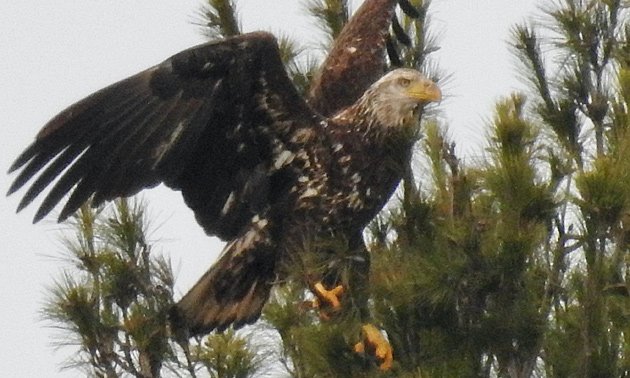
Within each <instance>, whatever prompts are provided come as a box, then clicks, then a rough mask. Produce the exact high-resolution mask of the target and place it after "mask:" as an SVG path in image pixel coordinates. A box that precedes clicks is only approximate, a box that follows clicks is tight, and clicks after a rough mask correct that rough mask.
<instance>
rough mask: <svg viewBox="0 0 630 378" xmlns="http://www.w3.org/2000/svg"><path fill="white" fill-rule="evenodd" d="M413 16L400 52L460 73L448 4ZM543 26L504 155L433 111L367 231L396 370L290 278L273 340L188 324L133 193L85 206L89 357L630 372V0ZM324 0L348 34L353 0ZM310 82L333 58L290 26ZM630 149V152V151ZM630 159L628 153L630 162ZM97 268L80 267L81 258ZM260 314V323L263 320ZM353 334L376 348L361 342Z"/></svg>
mask: <svg viewBox="0 0 630 378" xmlns="http://www.w3.org/2000/svg"><path fill="white" fill-rule="evenodd" d="M410 3H412V4H413V6H414V7H415V8H416V9H417V10H418V13H419V14H420V16H421V17H420V18H419V19H415V20H412V19H409V18H407V17H405V16H404V15H403V14H402V13H401V14H399V15H398V17H397V21H396V22H395V23H394V26H393V28H392V32H393V33H395V34H396V35H398V36H399V37H400V38H398V39H399V40H401V38H402V40H403V41H404V38H405V37H407V38H408V43H407V44H408V45H409V46H404V45H396V44H390V45H389V50H390V51H389V52H390V57H391V64H392V65H406V66H412V67H416V68H420V69H422V70H424V71H425V72H427V73H428V74H429V75H430V76H431V77H433V78H434V79H438V78H442V79H443V78H444V77H445V75H443V74H441V73H440V72H439V71H438V70H436V69H435V67H434V65H433V64H432V62H431V61H430V52H431V51H433V50H434V48H435V41H434V40H433V38H431V33H430V24H429V22H428V21H429V20H430V17H429V16H430V10H431V8H430V3H429V2H427V1H422V0H414V1H410ZM544 4H545V6H546V8H544V11H543V13H544V16H543V19H542V20H543V22H539V23H538V24H537V25H539V26H531V25H528V24H523V25H517V26H515V27H514V29H513V33H512V36H511V41H512V46H513V49H514V53H515V54H516V55H517V57H519V61H520V62H521V64H522V67H520V69H521V72H522V73H523V77H524V78H525V79H526V80H527V83H529V84H530V89H529V90H528V91H527V92H525V93H517V94H506V97H505V98H504V99H503V100H501V101H499V102H498V103H497V104H496V109H495V111H494V114H493V116H492V117H491V121H490V122H489V124H488V132H489V138H488V140H487V142H486V146H485V147H486V148H485V154H484V156H483V157H482V158H479V159H476V161H475V162H474V163H467V164H466V163H464V160H463V159H462V158H461V157H460V156H458V155H457V148H456V147H457V146H456V145H455V144H454V143H453V142H452V141H450V140H449V139H448V137H447V135H448V133H447V131H446V127H445V125H440V124H438V123H436V122H435V121H434V120H432V117H431V114H424V116H423V120H422V122H423V129H422V130H423V131H422V137H421V138H420V140H419V142H418V148H417V151H416V154H415V156H414V160H415V162H416V164H415V166H419V167H420V168H419V169H416V170H412V169H411V167H412V165H411V164H410V165H409V167H408V168H407V170H406V174H405V180H404V184H403V185H401V188H400V190H399V192H398V193H397V195H396V198H394V199H393V200H392V203H391V205H390V206H388V208H387V209H386V210H385V211H384V212H383V213H382V214H381V215H380V216H379V217H378V218H377V219H375V220H374V221H373V222H372V224H371V225H370V227H369V229H368V230H367V231H366V233H365V238H366V240H369V247H370V252H371V255H372V274H371V277H370V281H371V286H370V289H369V290H370V301H369V303H370V312H371V314H372V316H373V318H374V320H375V321H376V323H377V325H378V326H379V327H381V328H382V329H383V331H384V332H385V333H386V335H387V337H388V339H389V341H390V343H391V345H392V346H393V349H394V360H395V362H394V367H393V369H392V370H391V371H389V372H381V371H379V370H378V369H377V368H376V365H377V364H376V363H375V361H373V360H372V359H371V357H370V354H369V353H356V352H357V350H360V349H361V344H360V332H361V324H360V323H359V322H358V320H357V319H355V318H353V317H341V318H337V319H334V320H328V319H325V318H323V317H321V314H320V313H319V312H317V311H314V310H312V309H309V308H308V307H307V306H304V305H302V304H304V303H308V301H309V300H310V299H311V298H310V296H309V294H308V291H307V290H306V288H304V287H303V286H302V285H301V284H300V283H299V282H297V280H296V282H292V281H289V282H287V283H286V284H284V285H282V286H279V287H278V288H277V289H276V290H275V292H274V294H273V296H272V299H271V301H270V303H269V304H268V305H267V306H266V308H265V312H264V315H263V319H262V320H261V321H260V322H259V323H258V324H257V325H255V326H254V329H255V330H256V333H257V334H258V335H260V334H261V330H265V332H264V333H265V334H270V335H274V334H275V335H278V336H277V338H275V339H274V340H275V341H274V343H275V344H277V347H278V350H279V353H280V355H279V356H274V358H271V357H270V351H269V349H268V348H261V347H260V343H257V342H256V337H253V336H252V333H251V332H250V333H248V331H247V329H246V330H245V331H238V332H226V333H224V334H212V335H210V336H208V337H206V338H200V339H195V340H190V341H189V340H184V339H182V338H180V337H178V335H172V334H170V333H169V329H168V323H167V319H166V317H165V316H164V314H165V313H166V309H168V308H169V306H170V305H172V304H173V302H174V299H173V282H174V277H173V274H172V270H171V269H170V263H169V261H168V260H167V259H165V258H164V257H162V256H159V255H156V254H155V253H154V252H153V250H154V246H152V245H151V243H149V242H148V241H147V238H146V235H147V228H146V226H147V223H148V219H147V217H146V216H145V215H144V214H145V211H146V210H145V205H144V204H142V203H140V202H133V201H131V202H129V201H125V200H120V201H117V202H115V206H113V208H111V209H110V208H107V209H104V210H103V209H98V210H91V209H89V208H88V207H84V208H82V210H81V211H80V212H79V213H78V214H77V216H76V217H75V218H74V220H73V223H72V224H71V226H72V229H73V230H74V235H73V236H72V237H67V242H66V245H67V249H68V251H69V252H70V254H69V256H70V262H71V265H72V266H73V270H72V271H70V270H68V271H67V272H64V274H63V275H62V278H61V279H58V280H57V283H56V284H55V285H54V288H53V289H52V294H53V295H52V297H51V298H52V299H51V302H50V303H49V304H48V306H47V307H46V309H45V314H46V315H47V316H48V317H49V318H50V319H51V320H52V321H53V322H54V323H53V324H55V326H56V327H59V328H61V329H62V330H64V335H65V334H67V333H69V334H71V335H72V336H73V337H74V342H75V343H76V344H77V345H78V347H79V350H80V353H78V354H77V355H76V356H75V357H74V359H73V360H72V361H70V363H71V364H78V365H80V366H81V367H83V368H84V370H86V371H88V372H90V373H91V374H93V375H96V376H112V377H113V376H119V375H121V374H129V375H133V376H138V377H155V376H160V375H161V374H164V375H166V374H167V372H168V373H172V374H174V375H181V376H196V375H200V376H207V375H210V376H213V377H248V376H256V375H260V374H263V372H264V371H266V369H274V370H275V371H277V370H278V369H282V370H284V374H288V375H289V376H293V377H346V376H347V377H350V376H358V377H370V376H400V377H530V376H539V377H615V376H619V377H621V376H629V375H630V349H629V347H628V346H629V345H630V336H629V335H630V310H629V309H630V282H629V279H630V269H629V268H630V266H629V264H630V259H629V258H628V249H629V248H630V231H629V229H630V189H629V188H630V134H629V133H628V130H629V129H630V114H629V111H630V47H629V46H630V43H628V35H629V34H630V23H629V22H628V10H627V5H624V3H623V2H622V1H618V0H617V1H615V0H562V1H557V2H553V3H552V4H550V3H548V2H545V3H544ZM235 5H236V4H235V2H234V1H229V0H208V4H207V6H206V7H204V8H203V9H202V10H201V11H200V20H199V22H198V24H199V25H200V26H201V28H202V30H203V32H204V33H205V34H206V35H208V36H209V37H212V38H217V37H223V36H229V35H233V34H237V33H240V25H239V21H238V17H237V13H236V12H235ZM309 11H310V12H311V14H312V15H313V16H315V18H316V19H317V20H319V22H320V24H321V26H322V30H324V31H325V32H326V35H327V38H325V39H326V41H325V42H324V43H330V41H331V40H332V39H333V38H334V36H336V35H337V34H338V33H339V31H340V30H341V27H342V25H343V24H344V23H345V22H346V21H347V19H348V16H349V8H348V5H347V1H344V0H313V1H311V3H310V6H309ZM281 45H282V51H283V55H284V57H285V63H286V64H287V67H288V70H289V72H290V74H291V75H292V77H293V78H294V79H295V82H296V85H297V86H298V87H299V88H301V89H302V90H303V91H305V90H306V88H308V83H309V80H310V78H311V77H312V74H313V70H314V69H315V68H316V67H317V62H315V61H312V60H308V59H305V58H304V56H303V55H302V54H301V53H302V52H303V51H305V48H304V47H302V46H300V45H299V43H297V42H296V41H291V40H289V39H287V38H281ZM626 154H629V156H625V155H626ZM626 165H628V166H626ZM77 271H78V272H77ZM250 331H251V328H250ZM353 346H354V347H355V348H357V350H354V349H353Z"/></svg>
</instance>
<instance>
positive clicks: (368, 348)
mask: <svg viewBox="0 0 630 378" xmlns="http://www.w3.org/2000/svg"><path fill="white" fill-rule="evenodd" d="M354 351H355V352H356V353H359V354H368V355H371V356H374V357H375V358H376V360H377V361H378V362H379V365H378V367H379V369H381V370H382V371H387V370H389V369H391V368H392V364H393V362H394V357H393V349H392V347H391V345H389V342H388V341H387V339H385V337H383V334H382V333H381V331H380V330H379V329H378V328H376V327H375V326H374V325H372V324H364V325H363V327H361V341H360V342H358V343H356V344H355V345H354Z"/></svg>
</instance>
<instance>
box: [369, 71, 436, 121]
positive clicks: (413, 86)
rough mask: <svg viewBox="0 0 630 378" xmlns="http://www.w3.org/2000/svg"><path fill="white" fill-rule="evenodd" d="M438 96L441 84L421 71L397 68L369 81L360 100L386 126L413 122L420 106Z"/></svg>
mask: <svg viewBox="0 0 630 378" xmlns="http://www.w3.org/2000/svg"><path fill="white" fill-rule="evenodd" d="M441 99H442V92H441V91H440V88H438V86H437V85H436V84H435V83H434V82H433V81H431V80H429V79H427V78H426V77H425V76H424V75H423V74H422V73H420V72H418V71H416V70H413V69H409V68H398V69H395V70H393V71H390V72H389V73H387V74H386V75H385V76H383V77H382V78H381V79H379V80H378V81H377V82H375V83H374V84H372V86H371V87H370V88H369V89H368V90H367V91H366V92H365V94H364V95H363V97H362V98H361V99H360V100H359V102H361V103H363V105H364V106H365V107H367V109H370V112H371V113H372V116H374V117H376V119H378V121H379V123H380V125H381V126H382V127H387V128H389V127H401V126H411V125H415V124H416V122H417V120H418V116H417V115H418V111H419V109H421V108H422V106H423V105H425V104H427V103H430V102H435V101H440V100H441Z"/></svg>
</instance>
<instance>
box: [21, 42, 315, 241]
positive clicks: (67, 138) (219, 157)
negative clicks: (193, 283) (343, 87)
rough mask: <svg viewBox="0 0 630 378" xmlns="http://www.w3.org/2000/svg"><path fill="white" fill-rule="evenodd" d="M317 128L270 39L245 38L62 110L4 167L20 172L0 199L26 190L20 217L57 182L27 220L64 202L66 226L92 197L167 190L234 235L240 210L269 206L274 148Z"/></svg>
mask: <svg viewBox="0 0 630 378" xmlns="http://www.w3.org/2000/svg"><path fill="white" fill-rule="evenodd" d="M316 120H317V116H316V115H315V114H314V113H313V112H312V111H311V110H310V108H309V107H308V106H307V105H306V103H305V102H304V100H303V99H302V98H301V97H300V96H299V95H298V93H297V91H296V90H295V88H294V87H293V85H292V83H291V81H290V79H289V78H288V77H287V75H286V72H285V70H284V67H283V65H282V62H281V60H280V56H279V52H278V47H277V43H276V40H275V38H274V37H273V36H271V35H270V34H267V33H251V34H245V35H241V36H237V37H233V38H230V39H226V40H223V41H219V42H214V43H208V44H204V45H200V46H197V47H194V48H191V49H189V50H185V51H183V52H181V53H178V54H176V55H174V56H173V57H171V58H169V59H167V60H166V61H164V62H163V63H161V64H159V65H157V66H155V67H152V68H149V69H147V70H145V71H142V72H140V73H138V74H136V75H134V76H131V77H129V78H127V79H125V80H122V81H120V82H118V83H116V84H113V85H111V86H109V87H106V88H104V89H102V90H100V91H98V92H96V93H94V94H92V95H91V96H89V97H87V98H85V99H84V100H82V101H80V102H78V103H76V104H74V105H72V106H70V107H69V108H68V109H66V110H64V111H63V112H61V113H60V114H59V115H57V116H56V117H54V118H53V119H52V120H51V121H50V122H48V124H46V125H45V126H44V128H43V129H42V130H41V131H40V132H39V134H38V135H37V137H36V139H35V141H34V142H33V143H32V144H31V145H30V146H29V147H28V148H27V149H26V150H25V151H24V152H23V153H22V154H21V155H20V156H19V157H18V158H17V159H16V161H15V162H14V163H13V165H12V166H11V168H10V172H11V171H16V170H20V172H19V174H18V175H17V177H16V178H15V181H14V182H13V184H12V186H11V187H10V189H9V194H11V193H13V192H15V191H16V190H18V189H19V188H21V187H22V186H24V185H25V184H26V183H27V182H29V181H32V183H31V184H30V187H29V188H28V190H27V191H26V193H25V195H24V197H23V199H22V201H21V202H20V204H19V207H18V211H19V210H20V209H22V208H23V207H25V206H27V205H28V204H29V203H31V202H32V201H33V200H34V199H35V198H36V197H37V196H38V195H39V194H40V193H41V192H42V191H44V189H45V188H46V187H48V186H50V185H51V184H53V182H54V185H52V188H51V189H50V191H49V192H48V194H47V195H46V197H45V198H44V200H43V202H42V204H41V206H40V207H39V209H38V211H37V213H36V215H35V219H34V221H35V222H36V221H38V220H40V219H41V218H42V217H44V216H45V215H46V214H48V213H49V212H50V211H51V210H52V209H53V208H54V207H55V206H56V205H57V204H58V203H59V202H60V201H61V200H62V199H63V197H64V196H65V195H67V194H69V193H70V197H69V199H68V201H67V202H66V204H65V206H64V207H63V209H62V211H61V214H60V216H59V220H63V219H65V218H67V217H68V216H69V215H70V214H72V213H73V212H74V211H76V210H77V209H78V208H79V207H80V206H81V205H82V204H83V203H84V202H86V201H87V200H88V199H90V198H92V200H93V203H94V204H99V203H101V202H103V201H105V200H110V199H113V198H116V197H120V196H128V195H132V194H134V193H136V192H138V191H139V190H141V189H143V188H147V187H152V186H155V185H157V184H159V183H161V182H164V183H166V184H167V185H168V186H170V187H172V188H174V189H178V190H181V191H182V194H183V195H184V198H185V200H186V202H187V204H188V205H189V206H190V207H191V208H192V209H193V210H194V211H195V214H196V216H197V219H198V221H199V222H200V223H201V225H202V226H203V227H204V228H205V229H206V231H207V232H208V233H212V234H218V235H219V236H223V237H233V236H234V235H236V233H237V232H238V229H239V228H240V227H241V226H242V225H243V224H244V222H246V221H248V220H249V219H250V218H251V214H239V213H242V212H243V209H244V206H245V207H256V206H263V205H264V204H263V203H260V202H264V201H265V200H267V198H261V196H263V195H264V193H261V192H262V189H261V188H265V187H267V188H269V186H270V185H271V186H273V182H269V180H270V179H269V174H268V172H266V171H265V169H266V168H269V167H270V166H273V164H274V148H276V149H277V145H278V144H279V143H282V141H283V140H286V139H287V138H288V135H290V134H291V132H294V131H295V130H296V129H297V128H303V127H306V128H311V127H318V123H317V122H316ZM269 190H271V188H269ZM269 192H270V191H268V192H267V193H269ZM239 196H240V197H239ZM230 203H231V204H233V206H232V205H230ZM228 205H230V206H228ZM230 216H231V217H232V218H233V219H227V220H225V222H223V220H221V219H219V218H222V217H223V218H229V217H230ZM222 224H223V226H221V225H222ZM219 227H223V229H219Z"/></svg>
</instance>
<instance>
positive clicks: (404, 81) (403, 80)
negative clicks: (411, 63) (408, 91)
mask: <svg viewBox="0 0 630 378" xmlns="http://www.w3.org/2000/svg"><path fill="white" fill-rule="evenodd" d="M409 84H411V80H409V79H407V78H406V77H401V78H400V79H398V85H400V86H401V87H403V88H406V87H408V86H409Z"/></svg>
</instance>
